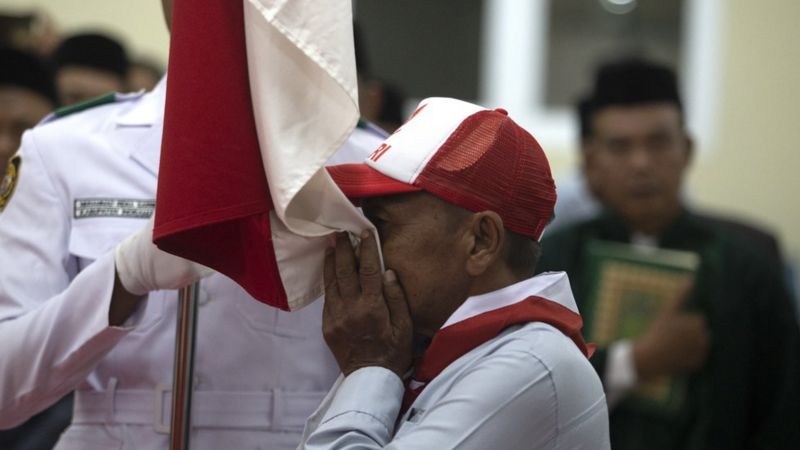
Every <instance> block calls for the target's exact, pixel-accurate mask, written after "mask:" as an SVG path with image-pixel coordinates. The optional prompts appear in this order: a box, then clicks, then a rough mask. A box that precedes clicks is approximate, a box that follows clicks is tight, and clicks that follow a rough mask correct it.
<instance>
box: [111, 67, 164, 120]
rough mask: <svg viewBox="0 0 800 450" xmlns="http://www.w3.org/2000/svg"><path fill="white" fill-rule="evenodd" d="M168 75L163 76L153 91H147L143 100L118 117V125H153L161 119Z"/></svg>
mask: <svg viewBox="0 0 800 450" xmlns="http://www.w3.org/2000/svg"><path fill="white" fill-rule="evenodd" d="M166 92H167V77H166V75H165V76H163V77H162V78H161V80H160V81H159V82H158V84H157V85H156V87H155V88H153V90H152V91H150V92H148V93H146V94H145V95H144V96H143V97H142V100H141V101H139V102H138V103H137V104H136V106H134V107H133V108H131V109H130V110H129V111H126V112H124V113H123V114H120V115H119V117H117V120H116V122H117V125H119V126H123V127H126V126H128V127H137V126H151V125H153V124H155V123H158V122H160V121H161V119H162V117H163V116H164V104H165V101H166Z"/></svg>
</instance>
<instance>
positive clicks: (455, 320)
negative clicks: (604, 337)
mask: <svg viewBox="0 0 800 450" xmlns="http://www.w3.org/2000/svg"><path fill="white" fill-rule="evenodd" d="M528 322H544V323H546V324H549V325H551V326H553V327H554V328H556V329H558V330H559V331H561V332H562V333H564V335H566V336H567V337H569V338H570V339H572V342H574V343H575V345H577V346H578V348H579V349H580V350H581V352H582V353H583V354H584V355H586V357H587V358H588V357H590V356H591V355H592V353H593V352H594V346H593V345H591V344H586V342H585V341H584V340H583V336H582V335H581V328H582V327H583V320H582V319H581V316H580V314H579V313H578V308H577V306H576V305H575V300H574V298H573V297H572V290H571V288H570V286H569V279H568V278H567V275H566V274H565V273H563V272H557V273H545V274H542V275H538V276H536V277H533V278H529V279H527V280H525V281H521V282H519V283H516V284H514V285H511V286H508V287H506V288H503V289H500V290H497V291H494V292H490V293H488V294H483V295H478V296H474V297H470V298H468V299H467V300H466V301H465V302H464V303H463V304H462V305H461V307H459V308H458V309H457V310H456V311H455V312H454V313H453V315H451V316H450V318H449V319H448V320H447V322H445V324H444V325H443V326H442V328H441V329H440V330H439V331H438V332H437V333H436V334H435V335H434V336H433V340H431V344H430V346H429V347H428V348H427V350H426V351H425V354H424V355H423V356H422V358H420V359H418V360H417V361H416V363H415V365H414V372H413V375H412V378H411V379H410V380H409V381H408V383H407V384H406V393H405V396H404V398H403V408H402V411H403V412H404V411H406V410H407V409H408V407H409V406H410V405H411V404H412V403H413V402H414V400H415V399H416V398H417V396H418V395H419V394H420V393H421V392H422V390H423V389H424V388H425V386H426V385H427V384H428V383H429V382H430V381H431V380H433V379H434V378H436V376H437V375H439V373H441V371H442V370H444V369H445V368H446V367H447V366H449V365H450V364H451V363H453V362H454V361H455V360H457V359H458V358H460V357H461V356H463V355H465V354H466V353H468V352H469V351H470V350H473V349H474V348H476V347H478V346H480V345H481V344H483V343H485V342H487V341H489V340H491V339H493V338H495V337H496V336H497V335H499V334H500V333H501V332H502V331H503V330H504V329H506V328H508V327H509V326H512V325H517V324H521V323H528Z"/></svg>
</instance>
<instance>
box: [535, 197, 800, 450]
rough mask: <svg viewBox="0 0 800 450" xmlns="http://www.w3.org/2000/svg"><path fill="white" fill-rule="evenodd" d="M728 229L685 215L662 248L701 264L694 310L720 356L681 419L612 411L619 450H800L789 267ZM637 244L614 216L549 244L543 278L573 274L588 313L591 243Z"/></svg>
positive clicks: (600, 366) (796, 337)
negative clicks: (785, 270)
mask: <svg viewBox="0 0 800 450" xmlns="http://www.w3.org/2000/svg"><path fill="white" fill-rule="evenodd" d="M723 222H724V221H723ZM723 222H720V221H719V220H718V219H715V218H711V217H701V216H698V215H695V214H691V213H688V212H686V213H683V214H682V215H681V217H679V218H678V219H677V220H676V221H675V222H674V223H673V224H672V225H671V226H670V227H669V228H668V229H667V230H666V231H665V232H664V234H663V236H661V238H660V240H659V246H660V247H663V248H669V249H678V250H689V251H694V252H697V253H698V254H699V255H700V257H701V263H700V269H699V272H698V274H697V277H696V280H695V284H694V290H693V292H692V294H691V296H690V298H689V299H688V301H687V303H686V307H687V308H689V309H694V310H698V311H700V312H702V313H703V314H704V315H705V317H706V320H707V323H708V326H709V330H710V333H711V350H710V354H709V357H708V360H707V362H706V365H705V367H704V368H703V369H701V370H700V371H699V372H696V373H694V374H692V375H690V376H689V377H688V388H687V395H686V399H685V401H684V403H683V405H682V407H681V408H680V409H679V410H677V411H676V412H672V413H669V414H665V413H663V412H658V413H656V412H652V413H647V412H642V411H641V410H632V408H628V407H626V405H625V403H624V402H623V403H622V404H620V405H619V406H617V407H616V408H615V409H614V410H612V411H610V427H611V445H612V448H614V449H621V450H626V449H648V450H651V449H726V450H727V449H756V448H758V449H783V448H786V449H788V448H793V449H796V448H800V447H798V446H800V332H799V331H798V324H797V321H796V319H795V317H796V316H795V312H794V309H793V305H792V303H791V299H790V297H789V294H788V291H787V289H786V285H785V283H784V282H783V279H782V273H781V266H780V262H779V261H775V258H772V257H770V255H769V252H765V251H763V249H762V248H759V247H758V245H755V244H754V242H755V240H753V239H747V238H745V237H744V236H743V234H742V233H738V232H732V231H731V229H730V227H728V226H723V224H722V223H723ZM629 238H630V233H629V231H628V230H627V229H626V228H625V226H624V225H623V223H622V222H621V221H620V220H619V219H617V218H615V217H613V216H612V215H611V214H609V213H606V214H604V215H602V216H600V217H598V218H596V219H594V220H591V221H588V222H584V223H580V224H577V225H574V226H571V227H567V228H565V229H562V230H559V231H556V232H555V233H553V234H551V235H548V236H546V238H545V239H544V240H543V241H542V258H541V260H540V262H539V265H538V267H537V271H538V272H544V271H556V270H563V271H566V272H567V273H568V275H569V277H570V282H571V284H572V287H573V291H574V293H575V298H576V301H577V303H578V307H579V308H581V307H582V305H581V301H582V299H583V298H586V296H587V289H588V286H587V283H588V281H589V276H588V273H586V272H587V271H586V267H585V255H584V249H585V247H586V245H585V244H586V243H588V242H589V241H591V240H592V239H601V240H607V241H617V242H628V241H629ZM605 360H606V352H605V349H598V351H597V352H596V354H595V356H594V357H593V358H592V364H593V365H594V366H595V368H596V370H597V371H598V373H599V374H600V376H601V378H602V376H603V373H604V370H605Z"/></svg>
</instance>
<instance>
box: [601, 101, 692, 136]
mask: <svg viewBox="0 0 800 450" xmlns="http://www.w3.org/2000/svg"><path fill="white" fill-rule="evenodd" d="M593 122H594V127H595V131H597V132H601V133H602V132H604V131H605V132H614V131H618V132H637V133H638V132H642V131H644V130H643V129H645V128H663V127H674V126H680V125H681V120H680V110H679V109H678V107H677V106H676V105H674V104H672V103H646V104H636V105H619V106H609V107H606V108H603V109H601V110H599V111H597V113H596V114H595V115H594V118H593Z"/></svg>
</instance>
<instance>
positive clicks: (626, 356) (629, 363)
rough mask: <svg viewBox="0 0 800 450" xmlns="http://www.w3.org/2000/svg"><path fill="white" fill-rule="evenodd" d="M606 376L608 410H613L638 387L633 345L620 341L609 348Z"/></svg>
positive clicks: (627, 341)
mask: <svg viewBox="0 0 800 450" xmlns="http://www.w3.org/2000/svg"><path fill="white" fill-rule="evenodd" d="M607 358H608V360H607V361H606V373H605V374H604V378H603V379H604V381H605V390H606V399H607V400H608V408H609V409H613V408H614V406H616V405H617V404H618V403H619V402H620V401H621V400H622V399H623V398H625V395H627V394H628V392H630V390H631V389H633V388H634V387H635V386H636V383H637V381H638V380H637V376H636V365H635V364H634V362H633V343H632V342H631V341H630V340H628V339H624V340H620V341H617V342H615V343H613V344H611V347H609V348H608V356H607Z"/></svg>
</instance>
